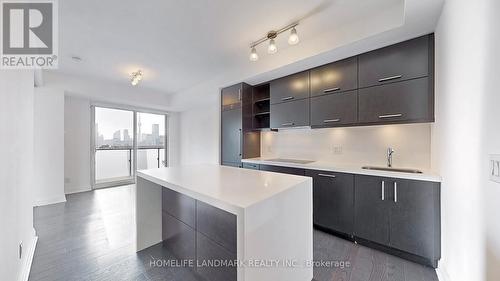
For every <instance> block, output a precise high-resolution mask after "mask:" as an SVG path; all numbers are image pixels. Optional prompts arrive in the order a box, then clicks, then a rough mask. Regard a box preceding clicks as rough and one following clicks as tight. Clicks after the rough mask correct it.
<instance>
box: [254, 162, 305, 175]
mask: <svg viewBox="0 0 500 281" xmlns="http://www.w3.org/2000/svg"><path fill="white" fill-rule="evenodd" d="M260 170H261V171H268V172H276V173H283V174H290V175H298V176H303V175H305V172H306V171H305V170H304V169H300V168H292V167H281V166H273V165H262V164H261V165H260Z"/></svg>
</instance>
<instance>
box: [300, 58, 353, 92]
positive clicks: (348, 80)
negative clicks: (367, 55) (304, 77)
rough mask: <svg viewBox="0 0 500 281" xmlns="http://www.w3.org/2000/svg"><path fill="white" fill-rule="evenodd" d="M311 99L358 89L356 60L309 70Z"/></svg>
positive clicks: (347, 60) (338, 62)
mask: <svg viewBox="0 0 500 281" xmlns="http://www.w3.org/2000/svg"><path fill="white" fill-rule="evenodd" d="M310 77H311V78H310V80H311V97H315V96H320V95H325V94H331V93H337V92H345V91H350V90H354V89H357V88H358V58H357V57H351V58H348V59H344V60H341V61H337V62H333V63H330V64H326V65H323V66H320V67H317V68H314V69H311V74H310Z"/></svg>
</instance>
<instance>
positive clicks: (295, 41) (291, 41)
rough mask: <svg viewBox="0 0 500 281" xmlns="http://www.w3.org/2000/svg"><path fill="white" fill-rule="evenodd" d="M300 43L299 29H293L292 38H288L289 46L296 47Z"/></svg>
mask: <svg viewBox="0 0 500 281" xmlns="http://www.w3.org/2000/svg"><path fill="white" fill-rule="evenodd" d="M298 43H299V35H298V34H297V29H295V27H294V28H292V30H291V31H290V36H289V37H288V44H290V45H295V44H298Z"/></svg>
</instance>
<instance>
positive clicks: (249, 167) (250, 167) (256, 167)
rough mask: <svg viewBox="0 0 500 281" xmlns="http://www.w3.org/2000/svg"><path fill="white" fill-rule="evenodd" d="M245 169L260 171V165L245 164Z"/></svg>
mask: <svg viewBox="0 0 500 281" xmlns="http://www.w3.org/2000/svg"><path fill="white" fill-rule="evenodd" d="M243 168H246V169H251V170H259V164H253V163H243Z"/></svg>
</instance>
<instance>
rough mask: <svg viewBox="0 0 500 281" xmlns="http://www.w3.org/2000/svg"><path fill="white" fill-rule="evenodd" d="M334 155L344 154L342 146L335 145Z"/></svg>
mask: <svg viewBox="0 0 500 281" xmlns="http://www.w3.org/2000/svg"><path fill="white" fill-rule="evenodd" d="M333 154H342V146H341V145H333Z"/></svg>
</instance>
